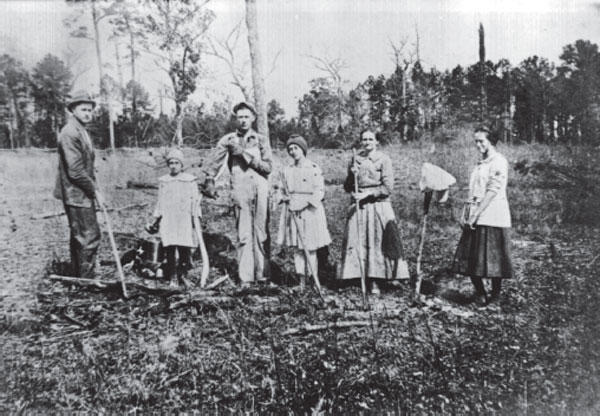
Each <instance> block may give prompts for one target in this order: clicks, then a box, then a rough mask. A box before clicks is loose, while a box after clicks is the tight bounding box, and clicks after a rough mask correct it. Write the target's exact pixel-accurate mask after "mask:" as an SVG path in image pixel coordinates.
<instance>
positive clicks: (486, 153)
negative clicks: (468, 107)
mask: <svg viewBox="0 0 600 416" xmlns="http://www.w3.org/2000/svg"><path fill="white" fill-rule="evenodd" d="M498 140H499V136H497V135H491V134H490V131H489V130H488V129H487V127H478V128H477V129H476V130H475V146H476V147H477V150H478V151H479V153H480V154H481V157H482V158H481V161H480V162H479V163H478V164H477V166H475V168H474V169H473V172H472V173H471V179H470V182H469V199H468V201H467V204H468V206H467V209H466V214H465V224H464V226H463V233H462V236H461V238H460V241H459V243H458V248H457V249H456V254H455V255H454V262H453V264H452V271H453V272H455V273H459V274H462V275H465V276H469V277H470V278H471V281H472V282H473V286H474V287H475V302H476V303H477V304H479V305H486V304H489V303H490V302H494V301H495V300H497V299H498V297H499V296H500V289H501V286H502V279H510V278H512V277H513V275H514V272H513V267H512V260H511V250H510V236H509V230H510V227H511V220H510V209H509V206H508V199H507V197H506V184H507V181H508V162H507V161H506V158H504V156H502V155H501V154H500V153H498V152H497V151H496V144H497V143H498ZM484 278H490V279H491V280H492V291H491V294H490V296H488V294H487V293H486V291H485V287H484V284H483V280H482V279H484Z"/></svg>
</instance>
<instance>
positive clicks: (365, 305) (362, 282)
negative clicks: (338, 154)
mask: <svg viewBox="0 0 600 416" xmlns="http://www.w3.org/2000/svg"><path fill="white" fill-rule="evenodd" d="M352 168H353V173H354V193H355V194H358V171H359V168H358V161H357V159H356V149H352ZM354 204H355V206H356V239H357V240H358V242H357V244H356V249H357V251H356V252H357V253H358V265H359V267H360V288H361V289H362V294H363V308H364V309H365V310H366V309H368V307H369V303H368V301H367V277H366V276H365V270H364V265H363V255H362V239H361V238H360V201H354Z"/></svg>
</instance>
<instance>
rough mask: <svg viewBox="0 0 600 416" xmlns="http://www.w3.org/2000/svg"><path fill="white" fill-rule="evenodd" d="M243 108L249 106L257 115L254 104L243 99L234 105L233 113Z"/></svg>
mask: <svg viewBox="0 0 600 416" xmlns="http://www.w3.org/2000/svg"><path fill="white" fill-rule="evenodd" d="M242 108H247V109H248V110H250V111H252V114H254V115H256V110H255V109H254V107H253V106H252V104H250V103H248V102H246V101H242V102H241V103H237V104H236V105H235V106H234V107H233V115H234V116H235V115H236V113H237V112H238V110H241V109H242Z"/></svg>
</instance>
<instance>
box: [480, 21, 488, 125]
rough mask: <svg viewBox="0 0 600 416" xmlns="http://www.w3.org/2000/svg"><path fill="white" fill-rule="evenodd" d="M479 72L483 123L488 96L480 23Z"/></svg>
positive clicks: (483, 38) (483, 40) (481, 118)
mask: <svg viewBox="0 0 600 416" xmlns="http://www.w3.org/2000/svg"><path fill="white" fill-rule="evenodd" d="M479 71H481V73H480V76H481V92H480V94H479V119H480V120H481V121H483V120H484V119H485V116H486V115H487V94H486V88H485V78H486V72H487V71H486V69H485V32H484V31H483V24H482V23H479Z"/></svg>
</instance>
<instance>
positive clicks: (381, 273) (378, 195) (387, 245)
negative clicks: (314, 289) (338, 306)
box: [338, 130, 409, 294]
mask: <svg viewBox="0 0 600 416" xmlns="http://www.w3.org/2000/svg"><path fill="white" fill-rule="evenodd" d="M378 143H379V142H378V140H377V138H376V136H375V133H374V132H373V131H371V130H365V131H363V132H362V133H361V135H360V145H361V149H360V151H359V153H358V155H357V157H356V160H354V161H352V162H351V163H350V166H349V167H348V176H347V178H346V181H345V182H344V189H345V191H346V192H348V193H352V201H353V202H352V205H351V207H350V209H349V210H348V217H347V222H346V232H345V235H344V243H343V249H342V262H341V268H340V273H339V275H338V278H339V279H358V278H360V277H361V269H362V272H364V274H365V277H366V278H367V279H368V280H369V282H370V284H371V293H373V294H378V293H379V292H380V289H379V285H378V283H377V282H378V281H381V280H397V279H408V278H409V274H408V266H407V263H406V260H405V259H404V253H403V249H402V243H401V240H400V235H399V231H398V225H397V223H396V216H395V214H394V210H393V208H392V204H391V202H390V196H391V194H392V191H393V190H394V170H393V168H392V161H391V159H390V158H389V156H387V155H386V154H384V153H382V152H380V151H378V150H377V145H378ZM355 181H357V182H358V192H355ZM355 201H358V202H359V210H358V211H359V212H356V203H355ZM357 216H358V220H357ZM359 227H360V231H359ZM359 237H360V240H359ZM361 265H362V267H361Z"/></svg>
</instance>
